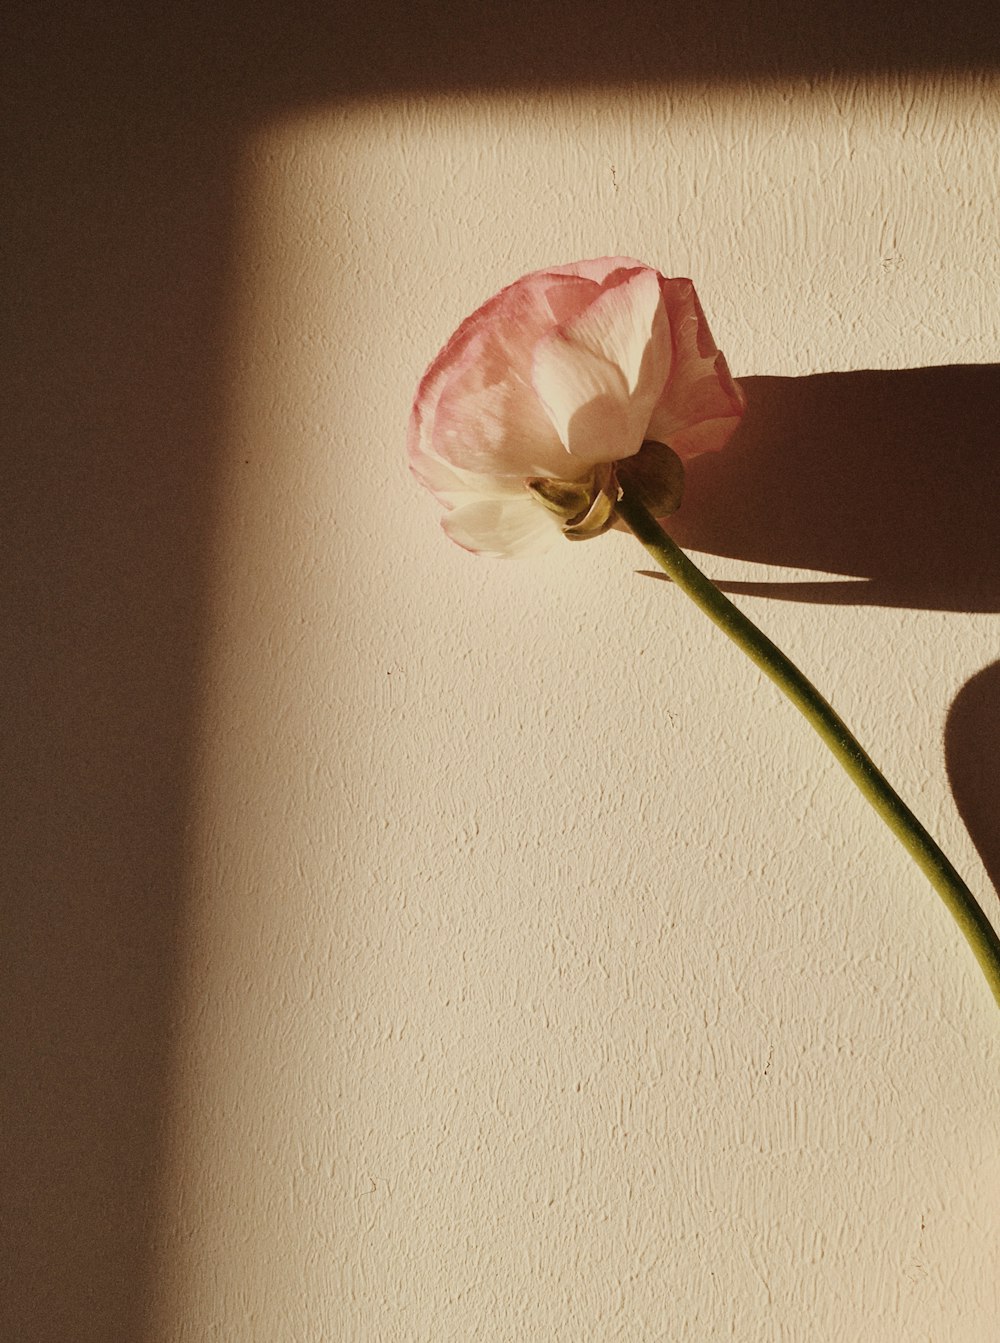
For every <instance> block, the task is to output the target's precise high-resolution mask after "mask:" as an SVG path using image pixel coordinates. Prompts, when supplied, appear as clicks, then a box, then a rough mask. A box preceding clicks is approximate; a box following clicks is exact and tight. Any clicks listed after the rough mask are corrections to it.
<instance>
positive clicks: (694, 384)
mask: <svg viewBox="0 0 1000 1343" xmlns="http://www.w3.org/2000/svg"><path fill="white" fill-rule="evenodd" d="M661 289H662V291H663V300H664V304H665V305H666V309H667V312H668V314H669V318H670V329H671V331H672V333H673V345H674V361H673V367H672V369H671V371H670V376H669V378H668V379H667V383H666V386H665V387H664V389H663V394H662V396H661V397H660V398H659V400H658V402H657V404H656V406H655V408H654V410H653V413H652V415H651V417H650V422H649V429H648V437H649V438H654V439H657V440H658V441H660V442H662V443H669V445H670V446H671V447H672V448H673V450H674V452H676V453H677V454H678V456H680V457H694V456H697V455H698V454H699V453H702V452H715V451H717V450H718V449H719V448H722V447H724V446H725V444H726V443H727V442H728V440H729V438H730V437H731V436H732V433H733V431H734V430H735V428H736V426H737V425H738V424H739V421H740V417H741V416H742V414H743V410H744V407H745V406H746V397H745V396H744V394H743V390H742V388H741V387H740V386H739V384H738V383H736V382H734V381H733V378H732V376H731V375H730V372H729V368H728V365H727V364H726V360H725V358H724V356H723V355H722V354H721V353H720V351H719V348H718V346H717V345H716V343H715V341H714V340H713V339H712V333H711V331H710V330H709V327H708V322H707V321H706V320H705V314H704V312H703V311H702V307H701V304H700V303H699V301H698V295H697V294H696V293H695V290H694V285H692V283H691V281H690V280H683V279H677V280H666V279H664V280H662V281H661Z"/></svg>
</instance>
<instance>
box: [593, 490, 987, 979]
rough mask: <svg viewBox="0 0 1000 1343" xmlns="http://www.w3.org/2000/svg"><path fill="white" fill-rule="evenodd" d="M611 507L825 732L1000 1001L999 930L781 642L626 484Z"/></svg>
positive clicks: (668, 571)
mask: <svg viewBox="0 0 1000 1343" xmlns="http://www.w3.org/2000/svg"><path fill="white" fill-rule="evenodd" d="M615 507H616V510H617V512H618V515H619V517H620V518H621V519H622V521H623V522H624V523H625V524H626V526H628V527H629V528H630V529H631V530H632V531H633V532H634V533H635V535H636V536H637V537H638V539H639V540H640V541H641V542H642V544H643V545H644V546H645V547H646V549H647V550H648V551H649V553H650V554H651V555H652V556H653V558H654V559H655V560H656V562H657V564H659V565H660V567H661V568H662V569H663V570H664V571H665V572H666V573H667V574H668V575H669V576H670V577H671V578H672V579H673V581H674V582H675V583H676V584H677V586H678V587H679V588H680V589H681V590H682V591H683V592H685V593H687V595H688V596H689V597H690V598H691V600H692V601H693V602H695V604H696V605H697V606H700V607H701V609H702V610H703V611H704V612H705V614H706V615H707V616H708V617H709V619H710V620H712V621H714V622H715V624H716V625H718V626H719V628H720V629H721V630H723V631H724V632H725V633H726V634H728V635H729V637H730V639H732V641H733V642H734V643H735V644H737V645H738V646H739V647H740V648H742V649H743V651H744V653H746V654H747V656H748V657H750V658H751V659H752V660H753V661H754V662H755V663H756V664H757V666H758V667H760V669H761V671H763V672H765V673H766V675H767V676H769V677H770V678H771V680H772V681H773V682H774V683H775V685H777V686H778V688H779V689H780V690H782V691H783V692H784V694H785V695H787V697H788V698H789V699H790V700H791V701H792V703H793V704H794V705H795V707H796V708H797V709H799V711H800V712H801V713H802V714H804V715H805V717H806V718H807V719H808V720H809V722H810V723H811V724H812V726H813V727H814V728H815V729H816V731H817V732H818V733H819V735H820V736H821V737H822V738H823V740H824V741H825V742H826V744H827V746H829V748H830V750H831V751H832V752H833V754H834V755H835V756H836V757H837V759H838V760H839V761H840V763H841V765H843V767H844V769H845V770H846V771H847V773H848V774H849V775H850V776H851V778H852V779H853V781H854V783H855V784H856V785H857V786H858V788H859V789H860V790H861V792H862V793H863V794H864V796H865V797H866V798H867V799H868V801H869V802H870V803H871V805H872V806H873V807H874V808H875V810H876V811H877V812H878V814H879V815H880V816H881V817H882V819H883V821H885V823H886V825H887V826H888V827H889V829H890V830H891V831H892V832H893V833H894V834H895V835H896V837H897V838H898V839H899V840H900V842H901V843H902V844H903V846H904V847H905V848H906V850H907V851H908V852H909V854H910V855H911V857H912V858H913V859H914V860H915V862H916V863H917V865H918V867H920V869H921V870H922V871H923V872H924V874H925V875H926V876H927V877H928V878H929V880H930V882H931V884H932V885H933V887H934V889H935V890H936V891H937V893H938V894H939V895H940V897H941V899H942V900H943V901H944V902H945V904H946V905H947V906H948V908H949V909H950V910H951V913H952V915H953V917H954V919H955V921H956V923H957V924H958V926H959V927H960V928H961V930H962V932H963V933H964V934H965V936H966V939H967V940H968V942H969V945H970V946H971V947H972V950H973V953H974V954H975V957H976V959H977V960H978V962H979V964H980V966H981V967H982V971H983V974H984V975H985V976H986V979H987V981H988V983H989V986H990V989H991V990H992V992H993V996H994V998H995V999H996V1001H997V1004H998V1005H1000V937H998V936H997V933H996V931H995V930H994V928H993V926H992V924H991V923H990V921H989V920H988V919H987V917H986V915H985V914H984V913H983V911H982V909H981V908H980V906H979V904H978V902H977V901H976V898H975V896H974V895H973V894H972V892H971V891H970V890H969V888H968V886H966V884H965V882H964V881H963V880H962V878H961V877H960V876H959V875H958V873H957V872H956V871H955V869H954V867H952V865H951V863H950V862H949V861H948V859H947V858H946V857H945V855H944V854H943V853H942V852H941V850H940V849H939V848H938V846H937V844H936V843H935V842H934V840H933V839H932V838H931V837H930V835H929V834H928V833H927V831H926V830H925V829H924V827H923V826H922V825H921V824H920V822H919V821H918V820H917V818H916V817H915V816H914V814H913V812H912V811H910V809H909V807H907V805H906V803H905V802H903V800H902V798H901V797H900V796H899V794H898V793H897V792H896V791H895V789H893V788H892V787H890V785H889V784H888V782H887V781H886V779H885V778H884V777H883V775H882V773H881V772H880V771H879V770H878V769H877V768H876V766H875V764H874V763H873V762H872V760H871V759H870V757H869V756H868V755H867V753H866V752H865V751H864V750H863V749H862V748H861V746H860V744H859V743H858V741H857V739H856V738H855V737H854V735H853V733H852V732H851V731H850V729H849V728H848V727H847V725H846V724H845V723H844V721H843V720H842V719H841V718H840V716H839V715H838V714H837V713H836V712H835V711H834V710H833V709H832V708H831V707H830V705H829V704H828V703H827V702H826V700H825V699H824V698H823V697H822V695H820V693H819V691H818V690H817V689H816V688H815V686H813V685H812V684H811V682H810V681H808V680H807V679H806V677H805V676H803V675H802V673H801V672H800V671H799V669H798V667H796V666H795V664H794V663H793V662H791V661H789V659H788V658H787V657H786V656H785V654H784V653H783V652H782V651H781V649H780V648H778V647H777V645H775V644H773V643H772V642H771V640H770V639H769V638H768V637H767V635H765V634H763V633H762V632H761V631H760V630H759V629H758V628H757V626H756V625H755V624H754V623H753V621H751V620H748V619H747V617H746V616H745V615H744V614H743V613H742V611H740V610H739V609H738V608H737V607H735V606H734V605H733V603H732V602H731V601H730V600H729V598H728V597H726V596H725V595H724V594H723V593H721V592H720V591H719V589H718V588H717V587H716V586H715V584H714V583H713V582H712V581H711V580H710V579H708V578H706V577H705V575H704V574H703V573H702V572H701V570H700V569H698V568H697V566H696V565H694V564H692V562H691V561H690V560H689V559H688V557H687V556H686V555H685V554H684V552H683V551H682V550H681V549H680V548H679V547H678V546H677V545H676V543H675V542H674V541H672V540H671V538H670V537H669V536H668V535H667V534H666V532H665V531H664V530H663V528H662V527H661V526H660V524H659V523H658V522H657V521H656V519H655V518H654V517H653V515H652V514H651V513H650V512H649V511H648V509H646V508H645V507H644V506H643V504H641V503H639V502H638V501H637V499H636V498H635V497H634V495H633V497H629V492H628V489H627V488H625V489H624V490H623V493H622V497H621V498H620V499H619V500H618V502H617V504H616V505H615Z"/></svg>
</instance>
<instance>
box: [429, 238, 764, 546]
mask: <svg viewBox="0 0 1000 1343" xmlns="http://www.w3.org/2000/svg"><path fill="white" fill-rule="evenodd" d="M744 404H745V402H744V397H743V393H742V391H741V390H740V388H739V386H738V384H737V383H735V382H734V381H733V379H732V377H731V376H730V374H729V369H728V368H727V366H726V361H725V359H724V357H723V356H722V354H721V353H720V352H719V350H718V348H717V347H716V345H715V342H714V341H713V339H712V335H711V332H710V331H709V329H708V323H707V322H706V321H705V315H704V313H703V312H702V310H701V304H700V303H699V302H698V296H697V294H696V293H695V291H694V285H693V284H692V283H691V281H690V280H683V279H674V280H671V279H667V278H666V277H665V276H663V275H660V273H659V272H658V271H655V270H653V269H651V268H650V267H649V266H644V265H643V264H642V263H641V262H639V261H632V260H629V259H628V258H626V257H604V258H602V259H600V260H596V261H579V262H576V263H574V264H573V265H569V266H555V267H553V268H552V269H551V270H543V271H535V272H534V273H533V274H531V275H526V276H524V277H523V279H520V280H517V281H516V282H515V283H514V284H512V285H508V287H507V288H506V289H503V290H501V291H500V293H499V294H497V295H495V297H493V298H491V299H490V300H489V302H487V303H484V304H483V306H482V307H481V308H479V309H478V310H477V311H476V312H474V313H473V314H472V316H471V317H468V318H466V320H465V321H464V322H463V323H462V325H461V326H460V327H459V329H458V330H457V331H456V332H455V334H454V335H453V336H452V338H451V339H450V340H449V341H448V343H447V345H446V346H445V347H444V349H443V350H442V351H441V353H440V354H439V355H438V356H437V358H436V359H435V360H434V362H433V363H432V364H431V366H430V368H429V369H428V370H427V372H426V373H425V374H424V377H423V379H422V380H421V383H420V386H419V388H418V389H417V395H416V399H415V401H414V403H413V411H412V414H411V416H410V425H409V433H408V437H407V451H408V453H409V459H410V465H411V467H412V469H413V471H414V473H415V474H416V476H417V478H418V479H419V480H420V481H421V483H422V484H424V485H425V486H426V487H427V488H428V489H429V490H430V491H431V493H432V494H434V496H435V497H436V498H437V499H438V500H439V502H440V503H442V504H443V505H444V507H445V510H446V511H445V515H444V518H443V520H442V525H443V526H444V529H445V531H446V532H447V533H448V535H449V536H450V537H451V538H452V540H453V541H456V542H457V543H458V544H459V545H460V546H464V547H465V549H466V550H471V551H474V552H475V553H477V554H480V555H491V556H520V555H527V554H536V553H539V552H541V551H543V550H546V549H547V548H548V547H549V546H550V545H551V544H552V543H553V542H554V541H555V539H556V538H557V537H558V536H560V535H564V536H568V537H570V538H571V539H579V538H581V537H588V536H597V535H599V534H600V533H601V532H603V531H605V530H606V529H607V528H608V527H609V526H611V525H612V524H613V522H614V504H615V501H616V500H617V498H618V481H617V476H616V464H617V463H619V462H622V461H624V460H625V459H626V458H629V457H634V456H635V455H636V454H637V453H638V452H639V451H640V449H641V448H642V446H643V444H644V442H646V441H647V440H650V439H652V440H656V442H657V443H664V444H667V445H669V447H670V448H672V449H673V452H674V453H676V454H677V457H679V458H680V459H681V461H684V460H685V459H686V458H690V457H693V456H695V455H696V454H698V453H701V452H712V451H715V450H717V449H719V448H721V447H723V445H724V444H725V443H726V441H727V440H728V438H729V436H730V435H731V434H732V432H733V430H734V429H735V428H736V426H737V424H738V423H739V420H740V416H741V415H742V414H743V408H744ZM655 451H656V449H655V447H654V446H653V445H652V444H651V445H650V446H649V447H647V449H646V451H645V453H644V458H645V457H647V456H648V455H649V454H650V453H654V454H655ZM661 455H663V454H662V453H661ZM650 467H651V471H650V474H651V475H652V476H655V474H656V462H655V460H654V461H651V462H650ZM643 469H645V468H643Z"/></svg>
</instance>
